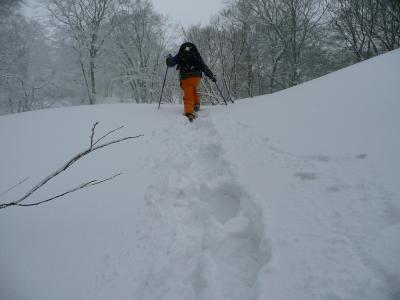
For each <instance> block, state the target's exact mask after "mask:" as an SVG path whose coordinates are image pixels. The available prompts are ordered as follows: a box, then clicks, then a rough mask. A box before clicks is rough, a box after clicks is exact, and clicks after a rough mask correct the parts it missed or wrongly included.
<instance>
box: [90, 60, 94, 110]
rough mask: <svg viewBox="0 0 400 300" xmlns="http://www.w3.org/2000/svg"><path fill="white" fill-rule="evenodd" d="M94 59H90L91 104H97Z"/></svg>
mask: <svg viewBox="0 0 400 300" xmlns="http://www.w3.org/2000/svg"><path fill="white" fill-rule="evenodd" d="M94 67H95V65H94V59H91V60H90V82H91V88H92V90H91V95H90V99H89V100H90V104H96V81H95V76H94Z"/></svg>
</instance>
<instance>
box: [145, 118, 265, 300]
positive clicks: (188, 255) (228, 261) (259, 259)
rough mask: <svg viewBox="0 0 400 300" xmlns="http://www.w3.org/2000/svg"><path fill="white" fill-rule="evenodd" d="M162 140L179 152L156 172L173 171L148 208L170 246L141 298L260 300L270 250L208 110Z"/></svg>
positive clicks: (150, 196)
mask: <svg viewBox="0 0 400 300" xmlns="http://www.w3.org/2000/svg"><path fill="white" fill-rule="evenodd" d="M165 134H166V135H167V136H168V138H167V139H165V141H166V143H167V144H166V145H165V146H166V149H171V150H173V149H177V148H178V149H179V148H180V152H179V153H173V152H171V153H169V155H168V157H167V159H166V161H165V162H160V163H159V164H158V165H156V166H155V168H156V169H158V170H161V171H168V172H167V173H166V172H160V173H159V176H158V181H157V182H155V184H154V185H151V186H150V187H149V188H148V193H147V196H146V201H147V202H148V205H149V206H150V207H151V208H152V209H153V210H154V216H155V218H157V222H158V226H159V227H160V229H161V230H164V232H165V234H166V235H168V236H169V241H168V246H166V249H164V252H163V253H160V254H159V256H161V257H162V258H160V257H159V258H158V260H159V261H160V262H162V263H161V264H159V265H158V266H157V267H155V269H153V270H152V272H151V274H150V276H149V279H148V281H147V284H146V286H145V287H143V291H142V293H141V296H142V297H143V299H171V300H172V299H174V300H177V299H185V300H188V299H197V300H206V299H208V300H222V299H230V300H236V299H237V300H239V299H240V300H255V299H258V295H257V280H258V273H259V270H260V268H261V267H262V266H263V265H264V264H266V263H267V262H268V261H269V259H270V247H269V244H268V242H267V241H266V240H265V239H264V228H263V224H262V218H261V210H260V209H259V208H258V207H257V206H256V204H255V203H254V201H253V199H252V198H251V196H250V195H248V194H247V192H246V191H245V190H244V189H243V187H241V186H240V185H239V184H238V182H237V181H236V179H235V175H234V173H233V172H232V167H231V165H230V163H229V162H228V161H227V160H225V159H224V149H223V147H222V145H221V143H220V137H219V135H218V131H217V130H216V128H215V127H214V125H213V124H212V122H211V120H210V119H209V118H207V112H206V111H203V112H201V113H200V118H199V119H197V120H196V121H195V122H194V123H193V124H188V123H185V125H182V123H174V124H171V128H169V129H167V130H166V131H165V132H164V135H165ZM176 144H178V145H180V147H176ZM167 165H172V166H173V168H169V169H166V168H164V167H165V166H167ZM165 245H167V244H165ZM155 265H156V263H155ZM160 265H162V266H160ZM160 287H162V288H160ZM156 291H158V292H156Z"/></svg>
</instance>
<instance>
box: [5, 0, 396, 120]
mask: <svg viewBox="0 0 400 300" xmlns="http://www.w3.org/2000/svg"><path fill="white" fill-rule="evenodd" d="M46 1H47V2H46V4H47V12H48V17H47V20H48V21H47V23H46V24H44V23H43V22H40V23H39V22H38V21H33V20H31V19H28V18H27V17H25V16H24V15H23V14H22V13H21V5H22V3H21V2H22V1H20V0H0V114H4V113H16V112H23V111H29V110H35V109H41V108H45V107H54V106H63V105H79V104H96V103H104V102H115V101H118V102H136V103H151V102H155V101H158V96H159V93H160V89H161V85H162V80H163V75H164V72H165V63H164V62H165V56H166V55H167V54H168V53H169V52H176V49H177V46H178V45H177V43H178V41H179V40H180V41H182V40H187V41H192V42H194V43H196V44H197V46H198V48H199V49H200V52H201V53H202V56H203V58H204V60H205V61H206V62H207V63H208V65H209V66H210V68H211V69H212V70H213V72H214V73H215V74H216V76H217V79H218V83H219V85H220V87H221V88H222V90H223V93H224V94H227V95H230V96H231V97H232V98H234V99H240V98H244V97H253V96H257V95H261V94H266V93H272V92H275V91H278V90H281V89H285V88H288V87H291V86H294V85H297V84H299V83H302V82H305V81H308V80H311V79H313V78H316V77H319V76H322V75H324V74H327V73H329V72H332V71H335V70H338V69H340V68H343V67H345V66H348V65H351V64H353V63H356V62H360V61H363V60H365V59H368V58H371V57H373V56H376V55H379V54H382V53H384V52H387V51H391V50H394V49H396V48H398V47H399V46H400V1H399V0H332V1H328V0H234V1H231V2H230V3H229V4H226V5H225V7H224V9H223V10H222V11H220V12H219V13H218V15H216V16H215V17H213V18H211V20H210V21H209V23H208V24H207V25H205V26H192V27H190V28H181V29H179V28H177V27H176V26H175V27H173V26H172V25H171V24H169V23H168V22H167V19H166V17H164V16H163V15H161V14H159V13H157V12H156V11H155V8H154V7H153V5H152V4H151V2H150V1H149V0H46ZM202 93H203V94H204V97H203V99H205V100H206V101H208V102H212V103H215V99H217V98H218V97H219V95H218V93H216V92H215V86H214V85H213V84H212V83H211V82H208V81H207V80H204V81H203V85H202ZM164 95H165V96H164V101H168V102H174V101H179V99H180V91H179V85H178V84H177V76H176V74H174V75H169V76H168V80H167V84H166V89H165V93H164Z"/></svg>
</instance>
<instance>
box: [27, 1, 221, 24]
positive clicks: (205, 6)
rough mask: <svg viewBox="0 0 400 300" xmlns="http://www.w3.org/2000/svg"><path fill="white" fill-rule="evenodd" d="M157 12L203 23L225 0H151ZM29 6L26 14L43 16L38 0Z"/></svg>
mask: <svg viewBox="0 0 400 300" xmlns="http://www.w3.org/2000/svg"><path fill="white" fill-rule="evenodd" d="M151 2H152V3H153V5H154V8H155V10H156V11H157V12H159V13H162V14H164V15H168V16H169V21H170V22H171V23H175V24H179V25H183V26H185V27H187V26H190V25H197V24H200V23H201V24H203V25H205V24H206V23H207V22H208V21H209V19H210V17H212V16H213V15H217V14H218V12H219V11H220V10H221V9H222V7H223V3H224V2H226V0H151ZM26 3H27V4H28V7H29V8H26V9H25V11H26V14H27V15H30V16H33V17H40V16H41V15H42V16H43V14H44V12H43V10H41V9H39V8H38V7H39V6H40V0H26Z"/></svg>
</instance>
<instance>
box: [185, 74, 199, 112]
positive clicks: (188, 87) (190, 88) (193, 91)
mask: <svg viewBox="0 0 400 300" xmlns="http://www.w3.org/2000/svg"><path fill="white" fill-rule="evenodd" d="M200 82H201V77H190V78H186V79H183V80H181V87H182V89H183V103H184V107H185V114H193V113H194V106H195V104H200V95H199V92H198V88H199V85H200Z"/></svg>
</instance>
